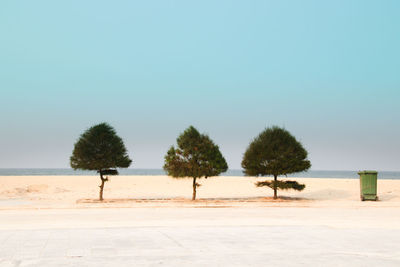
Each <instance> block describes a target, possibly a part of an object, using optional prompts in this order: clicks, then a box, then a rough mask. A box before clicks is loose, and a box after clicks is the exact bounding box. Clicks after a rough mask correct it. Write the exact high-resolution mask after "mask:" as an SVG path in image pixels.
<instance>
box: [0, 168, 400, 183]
mask: <svg viewBox="0 0 400 267" xmlns="http://www.w3.org/2000/svg"><path fill="white" fill-rule="evenodd" d="M118 171H119V173H120V175H165V172H164V170H162V169H120V170H118ZM357 172H358V171H327V170H310V171H307V172H301V173H295V174H291V175H288V177H304V178H353V179H358V174H357ZM38 175H43V176H44V175H51V176H53V175H54V176H57V175H98V174H97V173H96V172H95V171H74V170H73V169H5V168H3V169H2V168H0V176H38ZM221 176H244V175H243V172H242V170H228V171H227V172H225V173H222V174H221ZM378 179H397V180H400V172H397V171H396V172H394V171H378Z"/></svg>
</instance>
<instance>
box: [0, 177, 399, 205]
mask: <svg viewBox="0 0 400 267" xmlns="http://www.w3.org/2000/svg"><path fill="white" fill-rule="evenodd" d="M265 179H266V178H254V177H211V178H208V179H201V180H200V184H201V186H200V187H199V188H198V190H197V201H195V202H193V201H191V196H192V179H174V178H170V177H167V176H114V177H111V178H110V181H108V182H107V183H106V185H105V190H104V199H105V201H104V202H102V203H100V202H99V201H98V195H99V188H98V186H99V184H100V179H99V177H97V176H0V210H5V209H32V208H33V209H37V208H94V207H97V208H98V207H190V206H196V207H203V206H204V207H213V206H218V207H223V206H226V207H241V206H251V207H263V206H285V207H287V206H289V207H347V208H348V207H394V208H400V181H399V180H379V181H378V196H379V200H380V201H378V202H370V201H368V202H361V201H360V189H359V181H358V180H357V179H326V178H290V179H291V180H293V179H295V180H297V181H298V182H300V183H304V184H306V189H305V190H303V191H301V192H298V191H294V190H289V191H279V192H278V195H279V196H281V198H280V199H279V200H275V201H274V200H273V199H271V197H272V193H273V192H272V190H271V189H269V188H267V187H263V188H258V187H256V186H255V185H254V183H255V182H256V181H261V180H265Z"/></svg>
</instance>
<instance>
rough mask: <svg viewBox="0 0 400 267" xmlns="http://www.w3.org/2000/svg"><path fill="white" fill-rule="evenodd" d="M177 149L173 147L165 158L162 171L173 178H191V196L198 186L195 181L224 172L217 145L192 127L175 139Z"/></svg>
mask: <svg viewBox="0 0 400 267" xmlns="http://www.w3.org/2000/svg"><path fill="white" fill-rule="evenodd" d="M176 141H177V145H178V148H176V149H175V148H174V147H173V146H172V147H171V148H170V149H169V150H168V152H167V155H166V156H165V164H164V170H165V171H166V172H167V174H168V175H169V176H172V177H174V178H184V177H191V178H193V196H192V200H195V199H196V189H197V187H198V186H200V184H198V183H197V182H196V180H197V179H198V178H199V179H200V178H202V177H205V178H208V177H211V176H218V175H219V174H220V173H222V172H226V171H227V169H228V164H227V163H226V161H225V159H224V157H223V156H222V154H221V152H220V151H219V148H218V146H217V145H215V144H214V143H213V141H212V140H211V139H210V138H209V137H208V136H207V135H204V134H200V133H199V132H198V131H197V130H196V129H195V128H194V127H193V126H190V127H189V128H187V129H186V130H185V131H184V132H183V133H182V134H181V135H180V136H179V137H178V138H177V140H176Z"/></svg>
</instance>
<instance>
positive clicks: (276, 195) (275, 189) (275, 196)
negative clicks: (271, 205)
mask: <svg viewBox="0 0 400 267" xmlns="http://www.w3.org/2000/svg"><path fill="white" fill-rule="evenodd" d="M277 177H278V176H277V175H274V199H277V198H278V194H277V192H276V191H277V188H276V182H277V180H278V178H277Z"/></svg>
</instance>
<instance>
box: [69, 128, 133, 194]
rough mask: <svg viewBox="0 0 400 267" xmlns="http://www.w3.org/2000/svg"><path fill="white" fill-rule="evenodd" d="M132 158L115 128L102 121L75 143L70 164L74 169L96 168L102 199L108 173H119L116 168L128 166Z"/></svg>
mask: <svg viewBox="0 0 400 267" xmlns="http://www.w3.org/2000/svg"><path fill="white" fill-rule="evenodd" d="M131 163H132V160H131V159H130V158H129V156H128V151H127V149H126V148H125V145H124V142H123V141H122V139H121V138H120V137H119V136H118V135H117V133H116V132H115V130H114V128H113V127H111V126H110V125H108V124H107V123H100V124H98V125H95V126H93V127H91V128H89V129H88V130H86V131H85V132H84V133H83V134H82V135H81V136H80V138H79V140H78V141H77V142H76V143H75V146H74V150H73V152H72V156H71V158H70V164H71V167H72V168H73V169H75V170H76V169H81V170H96V171H97V172H98V173H99V174H100V179H101V185H100V186H99V187H100V197H99V198H100V200H103V188H104V183H105V182H106V181H108V177H104V176H108V175H118V171H117V170H116V168H128V167H129V166H130V165H131Z"/></svg>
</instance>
